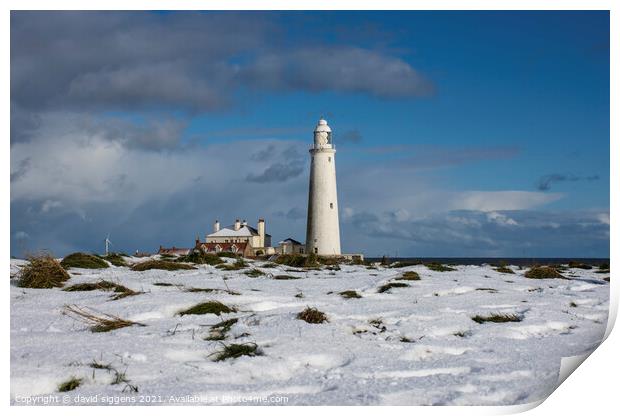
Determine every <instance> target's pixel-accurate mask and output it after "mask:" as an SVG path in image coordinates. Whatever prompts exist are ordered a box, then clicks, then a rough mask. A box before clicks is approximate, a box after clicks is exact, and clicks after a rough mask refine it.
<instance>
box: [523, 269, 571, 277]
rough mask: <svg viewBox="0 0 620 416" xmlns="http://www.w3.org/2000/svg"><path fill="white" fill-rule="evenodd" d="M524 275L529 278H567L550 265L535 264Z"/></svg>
mask: <svg viewBox="0 0 620 416" xmlns="http://www.w3.org/2000/svg"><path fill="white" fill-rule="evenodd" d="M524 276H525V277H527V278H529V279H565V277H564V276H562V274H560V272H558V271H557V270H556V269H554V268H552V267H549V266H534V267H532V268H531V269H529V270H528V271H527V272H525V274H524Z"/></svg>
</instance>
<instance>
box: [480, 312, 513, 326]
mask: <svg viewBox="0 0 620 416" xmlns="http://www.w3.org/2000/svg"><path fill="white" fill-rule="evenodd" d="M471 319H472V321H474V322H476V323H479V324H483V323H485V322H494V323H504V322H521V321H522V320H523V317H521V316H520V315H516V314H506V313H492V314H491V315H487V316H482V315H476V316H472V318H471Z"/></svg>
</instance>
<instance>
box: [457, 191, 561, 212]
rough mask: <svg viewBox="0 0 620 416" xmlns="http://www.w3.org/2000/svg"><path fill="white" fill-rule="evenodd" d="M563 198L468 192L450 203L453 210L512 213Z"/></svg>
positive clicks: (541, 195)
mask: <svg viewBox="0 0 620 416" xmlns="http://www.w3.org/2000/svg"><path fill="white" fill-rule="evenodd" d="M563 196H564V195H563V194H561V193H543V192H528V191H467V192H459V193H457V194H455V195H454V196H453V199H452V200H451V201H450V203H451V207H452V209H467V210H472V211H485V212H490V211H511V210H523V209H532V208H537V207H540V206H542V205H545V204H548V203H550V202H553V201H557V200H558V199H560V198H562V197H563Z"/></svg>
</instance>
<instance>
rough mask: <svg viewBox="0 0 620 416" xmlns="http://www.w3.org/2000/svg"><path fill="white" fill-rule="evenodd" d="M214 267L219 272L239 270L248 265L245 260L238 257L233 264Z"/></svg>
mask: <svg viewBox="0 0 620 416" xmlns="http://www.w3.org/2000/svg"><path fill="white" fill-rule="evenodd" d="M215 267H217V268H218V269H221V270H241V269H243V268H245V267H248V263H247V262H246V261H245V260H243V259H242V258H241V257H239V258H237V260H236V261H235V262H234V263H230V264H229V263H222V264H218V265H217V266H215Z"/></svg>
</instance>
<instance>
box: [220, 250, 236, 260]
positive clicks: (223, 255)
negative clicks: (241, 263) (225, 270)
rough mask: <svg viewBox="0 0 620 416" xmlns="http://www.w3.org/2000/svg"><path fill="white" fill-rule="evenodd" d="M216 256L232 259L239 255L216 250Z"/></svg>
mask: <svg viewBox="0 0 620 416" xmlns="http://www.w3.org/2000/svg"><path fill="white" fill-rule="evenodd" d="M216 256H218V257H228V258H232V259H234V258H237V257H239V255H238V254H235V253H231V252H230V251H220V252H218V253H217V254H216Z"/></svg>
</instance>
